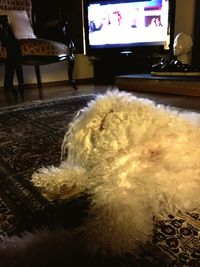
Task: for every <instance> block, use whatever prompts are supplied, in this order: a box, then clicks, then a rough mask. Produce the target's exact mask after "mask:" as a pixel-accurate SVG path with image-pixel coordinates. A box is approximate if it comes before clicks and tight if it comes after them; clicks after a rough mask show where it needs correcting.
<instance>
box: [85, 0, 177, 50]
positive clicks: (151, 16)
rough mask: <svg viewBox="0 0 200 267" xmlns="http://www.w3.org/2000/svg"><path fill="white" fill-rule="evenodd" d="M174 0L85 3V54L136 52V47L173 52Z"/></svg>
mask: <svg viewBox="0 0 200 267" xmlns="http://www.w3.org/2000/svg"><path fill="white" fill-rule="evenodd" d="M171 2H174V1H170V0H149V1H140V0H137V1H134V0H131V1H130V0H114V1H113V0H96V1H94V0H84V2H83V8H84V13H83V14H84V34H85V36H84V37H85V38H84V40H85V54H95V53H98V52H102V51H104V52H105V51H112V50H113V51H121V52H123V51H125V52H128V51H130V52H131V51H132V50H133V49H134V48H136V47H152V48H153V47H162V48H163V49H169V46H170V36H171V35H170V29H171V27H170V26H172V25H171V24H172V14H171V13H172V12H171V11H172V10H171V9H172V8H171V6H170V4H171Z"/></svg>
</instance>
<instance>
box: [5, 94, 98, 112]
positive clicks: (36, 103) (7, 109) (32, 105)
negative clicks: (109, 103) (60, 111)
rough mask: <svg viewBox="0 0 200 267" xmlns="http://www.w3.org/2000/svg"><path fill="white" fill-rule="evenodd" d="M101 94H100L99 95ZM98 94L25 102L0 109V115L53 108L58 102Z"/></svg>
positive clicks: (91, 95)
mask: <svg viewBox="0 0 200 267" xmlns="http://www.w3.org/2000/svg"><path fill="white" fill-rule="evenodd" d="M98 94H99V93H98ZM96 95H97V94H96V93H94V94H81V95H75V96H66V97H56V98H51V99H45V100H33V101H29V102H24V103H20V104H15V105H12V106H6V107H1V108H0V115H1V114H6V113H9V112H13V111H15V110H16V111H20V110H27V109H31V108H35V107H41V108H42V107H44V106H51V105H54V104H55V103H58V102H65V101H66V100H72V99H80V98H83V97H84V98H87V97H88V98H91V97H94V96H96Z"/></svg>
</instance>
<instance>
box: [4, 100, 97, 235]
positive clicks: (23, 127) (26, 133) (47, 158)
mask: <svg viewBox="0 0 200 267" xmlns="http://www.w3.org/2000/svg"><path fill="white" fill-rule="evenodd" d="M90 99H92V95H88V96H84V97H78V96H77V97H73V98H70V97H69V98H65V99H60V100H56V101H51V102H46V103H35V104H29V105H25V106H21V107H13V108H8V109H2V110H0V155H1V156H0V234H5V233H6V234H8V235H11V234H15V233H18V232H21V231H23V230H26V229H28V228H29V226H30V224H31V223H32V224H33V218H34V220H36V217H37V216H36V214H39V213H41V212H42V210H47V209H48V208H49V209H51V208H52V207H51V204H50V203H49V202H48V201H46V199H44V198H43V197H42V196H41V195H40V194H39V193H38V191H36V190H35V189H34V188H33V187H32V186H31V183H30V182H29V179H30V177H31V175H32V173H33V172H34V171H35V170H37V169H38V168H40V167H42V166H47V165H56V164H59V162H60V150H61V144H62V140H63V136H64V134H65V132H66V129H67V125H68V123H69V122H70V121H71V120H72V118H73V117H74V116H75V114H76V112H77V111H78V110H79V109H81V108H82V107H84V106H85V105H86V103H87V102H88V101H89V100H90ZM34 223H35V224H36V221H35V222H34Z"/></svg>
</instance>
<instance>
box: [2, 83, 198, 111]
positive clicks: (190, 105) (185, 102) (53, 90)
mask: <svg viewBox="0 0 200 267" xmlns="http://www.w3.org/2000/svg"><path fill="white" fill-rule="evenodd" d="M113 88H115V87H114V85H94V84H82V85H78V89H77V90H75V89H74V88H72V87H71V86H69V85H65V84H62V83H61V84H55V85H52V84H50V85H46V84H45V85H44V86H43V89H42V92H43V100H48V99H49V100H50V99H55V98H58V97H66V96H76V95H83V94H96V93H104V92H106V91H107V90H108V89H113ZM124 91H125V90H124ZM127 91H128V90H127ZM128 92H131V93H132V94H133V95H135V96H137V97H142V98H149V99H151V100H153V101H155V102H156V103H158V104H164V105H168V106H172V107H178V108H184V109H192V110H198V111H200V97H192V96H183V95H170V94H162V93H145V92H137V91H133V90H132V91H128ZM36 100H41V99H40V98H39V94H38V88H37V87H33V86H32V87H30V88H26V89H25V92H24V102H23V103H27V102H30V101H36ZM16 104H22V101H21V100H20V97H18V100H17V101H14V99H13V97H12V95H10V99H6V98H5V94H4V91H3V88H0V108H2V107H6V106H11V105H16Z"/></svg>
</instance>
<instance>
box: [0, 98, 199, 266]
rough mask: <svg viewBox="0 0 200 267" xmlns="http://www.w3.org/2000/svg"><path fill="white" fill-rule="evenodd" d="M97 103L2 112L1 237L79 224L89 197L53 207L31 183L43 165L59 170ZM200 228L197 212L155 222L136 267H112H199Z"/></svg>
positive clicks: (63, 102) (67, 102) (75, 101)
mask: <svg viewBox="0 0 200 267" xmlns="http://www.w3.org/2000/svg"><path fill="white" fill-rule="evenodd" d="M94 98H95V95H84V96H75V97H66V98H62V99H55V100H51V101H46V102H40V101H39V102H35V103H30V104H24V105H19V106H14V107H9V108H3V109H0V235H8V236H10V235H15V234H17V235H20V234H21V233H23V232H24V231H32V230H33V229H37V228H40V227H43V226H56V225H65V227H70V226H74V225H75V224H76V223H80V220H81V219H82V217H84V215H85V214H84V210H85V209H84V208H85V206H87V204H88V203H87V196H85V195H81V194H80V196H79V197H78V198H76V199H73V198H71V199H69V200H68V201H66V202H64V203H50V202H48V201H47V200H46V199H45V198H43V197H42V196H41V195H40V193H39V192H38V191H37V190H36V189H35V188H34V187H33V186H32V184H31V182H30V178H31V175H32V174H33V172H34V171H36V170H37V169H39V168H40V167H42V166H49V165H54V166H57V165H59V163H60V151H61V144H62V140H63V137H64V134H65V132H66V130H67V127H68V124H69V122H70V121H71V120H72V119H73V118H74V116H75V115H76V114H77V112H78V111H79V110H80V109H81V108H83V107H85V106H86V105H87V102H88V101H90V100H91V99H94ZM199 229H200V216H199V213H198V212H196V213H188V214H185V215H183V216H180V217H178V218H177V217H176V218H175V217H174V216H173V215H169V218H168V220H166V221H155V224H154V229H152V231H153V239H152V240H150V241H149V244H148V246H147V247H144V248H142V249H141V254H140V255H138V259H137V261H138V264H137V265H136V264H135V262H136V261H135V259H134V261H133V259H132V258H131V257H130V256H129V255H126V256H125V257H120V259H119V258H118V259H117V261H116V259H115V261H112V262H111V263H110V264H109V266H125V267H126V266H141V267H143V266H149V267H150V266H154V267H158V266H159V267H162V266H163V267H167V266H171V267H172V266H174V267H175V266H176V267H178V266H190V267H195V266H200V234H199ZM116 262H117V263H116ZM133 262H134V264H133ZM95 266H96V265H95ZM101 266H102V265H101ZM106 266H108V264H107V265H106Z"/></svg>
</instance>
